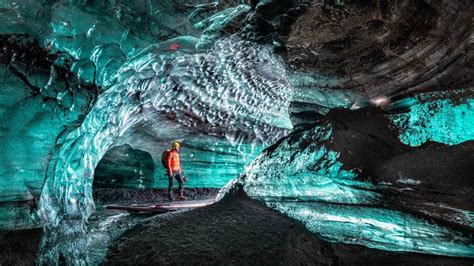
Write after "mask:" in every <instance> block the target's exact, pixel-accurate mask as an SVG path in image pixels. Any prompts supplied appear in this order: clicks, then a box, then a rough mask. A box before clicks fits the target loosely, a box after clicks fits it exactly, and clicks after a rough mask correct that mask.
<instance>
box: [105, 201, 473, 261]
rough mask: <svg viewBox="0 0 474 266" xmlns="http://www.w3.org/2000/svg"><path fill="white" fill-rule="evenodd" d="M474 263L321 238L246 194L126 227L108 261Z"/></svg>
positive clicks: (109, 253)
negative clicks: (327, 240) (380, 249)
mask: <svg viewBox="0 0 474 266" xmlns="http://www.w3.org/2000/svg"><path fill="white" fill-rule="evenodd" d="M427 263H429V264H430V265H470V263H471V261H470V260H469V259H457V258H447V257H438V256H429V255H422V254H412V253H396V252H387V251H379V250H374V249H369V248H365V247H361V246H354V245H345V244H332V243H328V242H325V241H322V240H319V239H318V238H317V237H316V236H315V235H314V234H312V233H310V232H308V231H307V230H306V229H305V228H304V226H303V225H301V224H299V223H296V222H295V221H293V220H291V219H289V218H287V217H285V216H283V215H282V214H279V213H278V212H276V211H273V210H271V209H269V208H267V207H266V206H264V205H263V204H261V203H259V202H257V201H254V200H251V199H249V198H248V197H246V196H245V195H243V193H242V192H237V194H236V195H233V196H229V197H227V198H225V199H223V200H222V201H221V202H218V203H217V204H214V205H212V206H208V207H205V208H201V209H196V210H193V211H189V212H185V213H181V214H179V215H176V216H174V217H171V218H168V219H164V220H163V219H161V220H156V221H155V222H151V223H149V224H147V225H144V226H141V227H137V228H134V229H131V230H129V231H127V232H126V233H125V234H124V235H123V236H122V237H121V238H120V239H119V240H118V241H117V242H116V243H115V244H114V246H113V247H112V248H111V249H110V250H109V252H108V254H107V261H106V263H105V264H108V265H123V264H126V265H130V264H140V265H142V264H172V265H184V264H186V265H191V264H198V265H202V264H205V265H229V264H232V265H321V264H322V265H335V264H336V265H401V264H403V265H420V264H427Z"/></svg>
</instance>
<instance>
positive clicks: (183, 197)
mask: <svg viewBox="0 0 474 266" xmlns="http://www.w3.org/2000/svg"><path fill="white" fill-rule="evenodd" d="M176 199H177V200H187V199H188V198H186V197H185V196H183V194H181V195H179V196H178V197H177V198H176Z"/></svg>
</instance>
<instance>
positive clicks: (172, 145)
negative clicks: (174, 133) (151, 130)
mask: <svg viewBox="0 0 474 266" xmlns="http://www.w3.org/2000/svg"><path fill="white" fill-rule="evenodd" d="M180 146H181V144H179V142H177V141H173V142H172V143H171V147H173V148H179V147H180Z"/></svg>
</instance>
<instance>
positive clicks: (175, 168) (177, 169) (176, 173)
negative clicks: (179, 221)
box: [165, 141, 186, 201]
mask: <svg viewBox="0 0 474 266" xmlns="http://www.w3.org/2000/svg"><path fill="white" fill-rule="evenodd" d="M180 146H181V145H180V144H179V142H177V141H174V142H173V143H171V150H169V151H166V152H165V153H167V156H165V159H166V170H167V173H168V181H169V185H168V198H169V200H170V201H173V200H174V197H173V179H175V178H176V180H177V181H178V184H179V196H178V197H177V198H176V199H178V200H186V197H184V195H183V185H184V179H183V173H182V171H181V161H180V159H179V147H180Z"/></svg>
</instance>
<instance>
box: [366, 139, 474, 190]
mask: <svg viewBox="0 0 474 266" xmlns="http://www.w3.org/2000/svg"><path fill="white" fill-rule="evenodd" d="M425 146H426V145H425ZM473 175H474V141H468V142H464V143H461V144H459V145H455V146H444V145H437V144H435V145H432V147H427V148H419V149H417V150H415V151H414V152H412V153H406V154H403V155H400V156H397V157H394V158H392V159H390V160H388V161H386V162H384V163H382V164H381V165H379V166H378V167H377V168H376V169H375V172H374V178H375V180H377V181H388V182H391V183H394V184H396V183H399V182H409V179H412V180H413V181H412V182H421V183H420V184H422V185H424V186H430V187H436V188H450V189H453V188H474V179H473V178H472V177H473ZM407 180H408V181H407Z"/></svg>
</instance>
